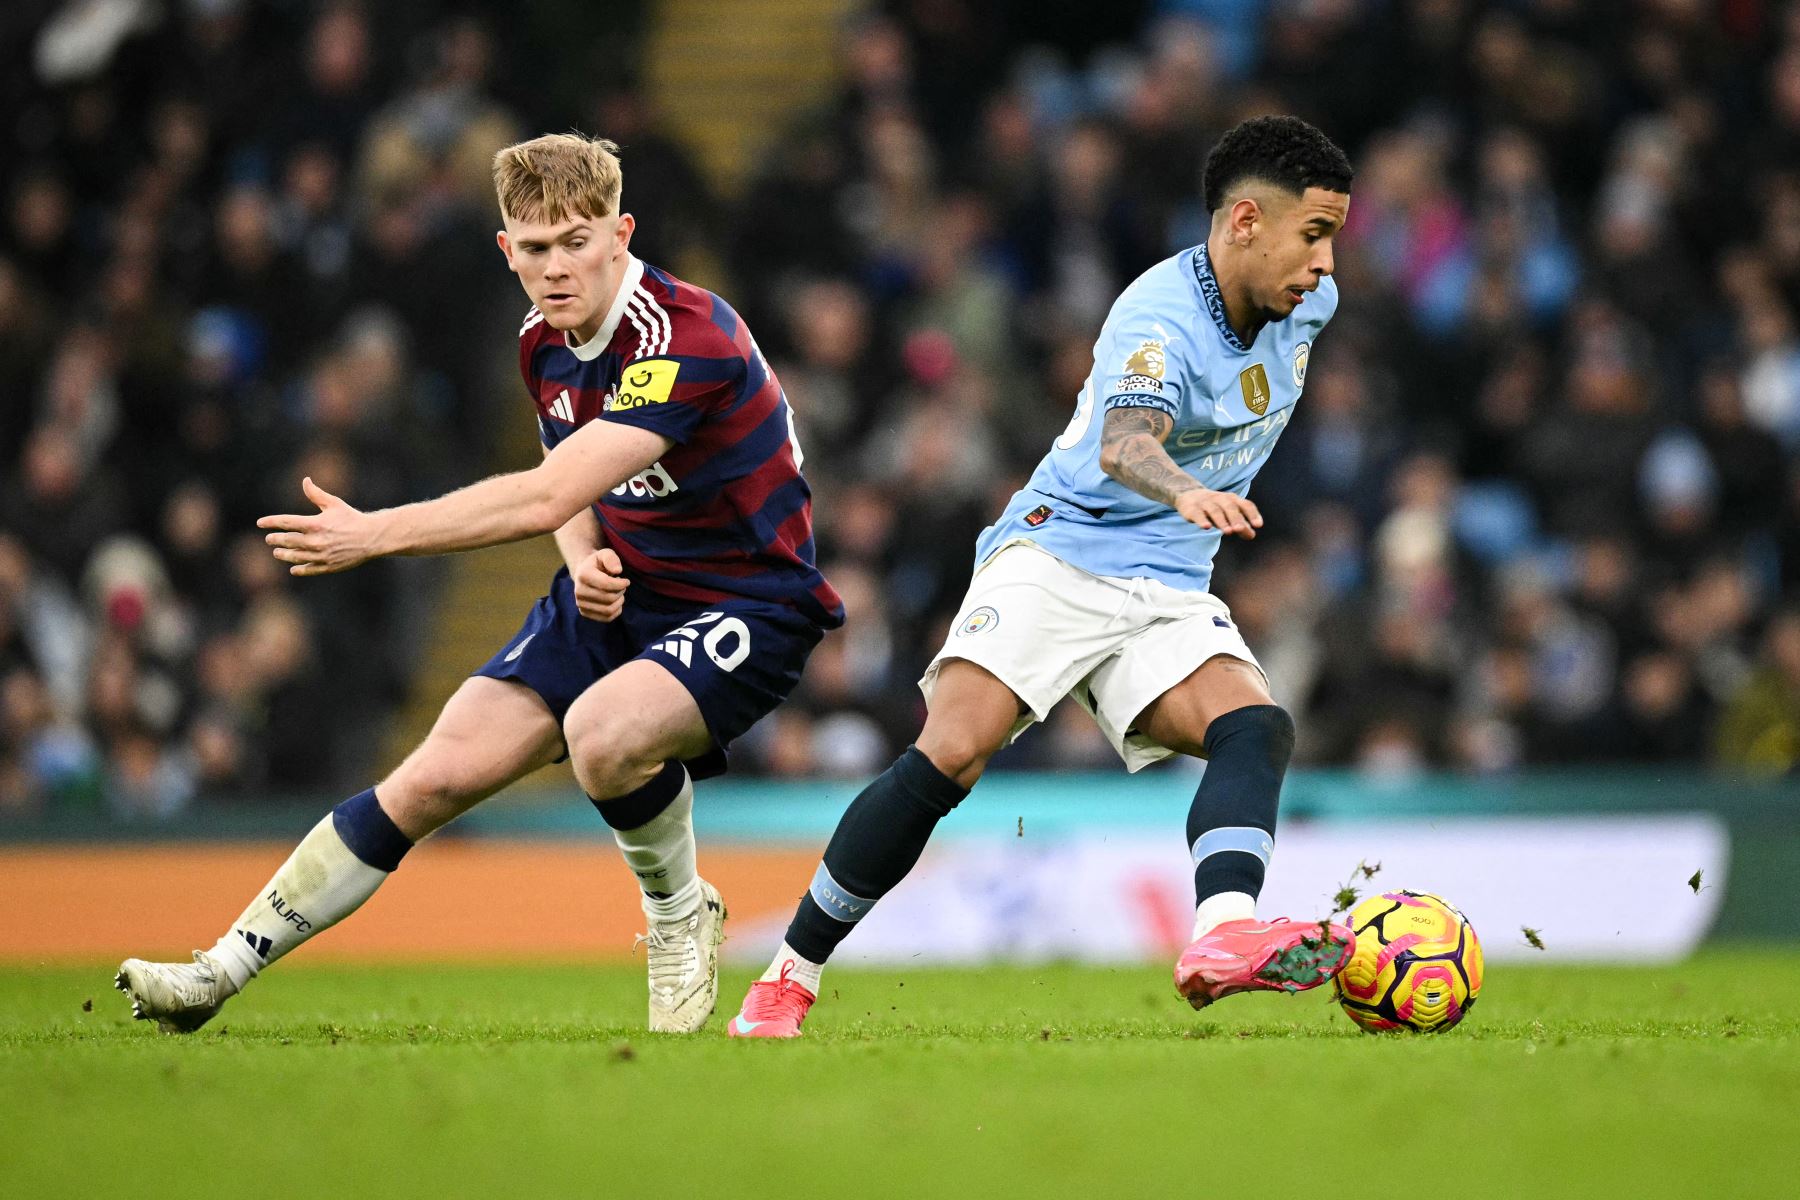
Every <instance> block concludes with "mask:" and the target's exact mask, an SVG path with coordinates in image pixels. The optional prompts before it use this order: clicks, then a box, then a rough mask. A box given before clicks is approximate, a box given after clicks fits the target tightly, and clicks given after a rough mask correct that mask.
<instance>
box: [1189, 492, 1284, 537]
mask: <svg viewBox="0 0 1800 1200" xmlns="http://www.w3.org/2000/svg"><path fill="white" fill-rule="evenodd" d="M1175 511H1176V512H1178V513H1180V514H1181V515H1182V516H1183V517H1185V518H1186V519H1187V520H1189V521H1192V522H1193V523H1194V524H1196V525H1198V526H1199V527H1200V528H1202V529H1216V530H1218V531H1219V532H1220V533H1222V534H1227V535H1230V534H1236V535H1237V536H1238V537H1241V538H1253V537H1255V536H1256V531H1257V530H1258V529H1261V528H1262V523H1263V519H1262V513H1260V512H1258V511H1257V509H1256V505H1254V504H1252V503H1250V502H1249V501H1248V500H1246V499H1244V498H1243V497H1242V496H1239V495H1236V494H1234V493H1232V492H1215V491H1212V490H1210V489H1208V488H1198V489H1196V490H1195V491H1191V492H1183V493H1182V494H1181V495H1179V496H1177V497H1176V498H1175Z"/></svg>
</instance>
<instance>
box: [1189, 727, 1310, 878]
mask: <svg viewBox="0 0 1800 1200" xmlns="http://www.w3.org/2000/svg"><path fill="white" fill-rule="evenodd" d="M1293 753H1294V719H1293V718H1292V717H1290V716H1289V715H1288V714H1287V710H1286V709H1283V708H1281V707H1279V706H1277V705H1273V704H1256V705H1251V706H1249V707H1247V708H1239V709H1234V710H1233V711H1231V712H1228V713H1226V714H1225V715H1224V716H1222V717H1218V718H1216V719H1215V720H1214V721H1213V723H1212V724H1211V725H1209V726H1207V729H1206V754H1207V760H1206V777H1205V778H1203V779H1202V780H1201V781H1200V787H1199V790H1198V791H1196V792H1195V793H1194V803H1193V806H1192V807H1191V808H1189V809H1188V820H1187V837H1188V846H1189V847H1190V848H1191V849H1192V851H1193V856H1194V901H1195V903H1196V904H1201V903H1204V902H1205V901H1206V900H1207V899H1208V898H1209V897H1211V896H1216V895H1219V894H1221V893H1224V892H1242V893H1244V894H1246V895H1249V896H1251V897H1253V898H1254V897H1255V896H1257V895H1258V894H1259V893H1261V891H1262V885H1263V874H1264V872H1265V870H1266V869H1267V868H1268V865H1269V856H1270V855H1271V854H1273V853H1274V850H1275V810H1276V807H1277V805H1278V803H1279V801H1280V797H1281V780H1282V777H1283V776H1284V775H1286V774H1287V765H1288V759H1289V758H1290V757H1292V755H1293Z"/></svg>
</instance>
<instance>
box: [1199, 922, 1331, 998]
mask: <svg viewBox="0 0 1800 1200" xmlns="http://www.w3.org/2000/svg"><path fill="white" fill-rule="evenodd" d="M1355 950H1356V935H1355V934H1353V933H1351V932H1350V930H1348V929H1346V928H1345V927H1344V926H1342V925H1335V924H1330V923H1327V922H1322V921H1303V922H1295V921H1290V920H1288V919H1287V918H1286V917H1276V918H1275V919H1274V920H1271V921H1263V920H1259V919H1256V918H1251V919H1249V920H1244V921H1225V922H1223V923H1222V924H1220V925H1218V926H1216V927H1214V929H1213V930H1212V932H1211V933H1208V934H1207V935H1206V936H1204V937H1202V938H1201V939H1200V940H1198V941H1196V942H1195V943H1193V944H1192V945H1191V946H1189V947H1188V948H1187V949H1186V950H1184V951H1182V953H1181V958H1180V959H1179V960H1177V962H1176V963H1175V990H1176V991H1177V992H1180V993H1181V995H1182V996H1183V997H1185V998H1186V999H1187V1002H1188V1003H1189V1004H1191V1005H1193V1006H1194V1007H1195V1008H1205V1007H1206V1006H1207V1005H1209V1004H1211V1003H1212V1002H1213V1001H1214V1000H1217V999H1219V998H1220V997H1221V996H1230V995H1234V994H1236V993H1238V992H1304V991H1306V990H1307V989H1309V988H1316V987H1318V986H1319V985H1320V984H1321V983H1324V982H1325V981H1326V980H1327V979H1330V978H1331V977H1332V976H1333V975H1336V974H1337V973H1338V972H1339V971H1340V970H1342V969H1343V967H1344V964H1345V963H1347V962H1349V961H1350V956H1351V954H1352V953H1354V952H1355Z"/></svg>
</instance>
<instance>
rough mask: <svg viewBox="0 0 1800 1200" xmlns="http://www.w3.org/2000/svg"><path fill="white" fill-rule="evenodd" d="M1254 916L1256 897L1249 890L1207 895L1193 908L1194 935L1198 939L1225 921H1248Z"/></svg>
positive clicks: (1194, 939) (1195, 939) (1194, 938)
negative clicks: (1197, 906) (1198, 905)
mask: <svg viewBox="0 0 1800 1200" xmlns="http://www.w3.org/2000/svg"><path fill="white" fill-rule="evenodd" d="M1254 916H1256V897H1255V896H1252V895H1251V894H1250V893H1249V892H1220V893H1219V894H1218V895H1216V896H1208V897H1207V898H1206V899H1204V900H1202V901H1201V902H1200V907H1199V908H1196V909H1195V910H1194V936H1193V938H1192V939H1191V940H1192V941H1196V942H1197V941H1199V940H1200V939H1201V938H1203V937H1205V936H1206V935H1207V934H1209V933H1211V932H1212V931H1213V930H1214V929H1215V928H1216V927H1218V926H1220V925H1223V924H1224V923H1225V922H1227V921H1248V920H1250V919H1251V918H1252V917H1254Z"/></svg>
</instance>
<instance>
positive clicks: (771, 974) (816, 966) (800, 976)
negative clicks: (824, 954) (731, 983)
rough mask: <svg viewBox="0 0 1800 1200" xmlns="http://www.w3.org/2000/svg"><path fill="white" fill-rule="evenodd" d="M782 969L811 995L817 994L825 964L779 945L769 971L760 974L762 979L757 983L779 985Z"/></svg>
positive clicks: (784, 943)
mask: <svg viewBox="0 0 1800 1200" xmlns="http://www.w3.org/2000/svg"><path fill="white" fill-rule="evenodd" d="M784 969H785V970H786V971H787V977H788V978H789V979H791V980H793V981H794V982H795V983H797V984H799V985H800V986H801V987H803V988H805V989H806V990H807V991H809V992H811V993H812V994H813V995H815V996H816V995H818V994H819V978H820V977H821V976H822V975H824V973H825V964H824V963H816V962H814V961H812V959H810V958H802V957H800V954H799V953H798V952H797V951H796V950H795V949H794V948H793V947H792V946H790V945H788V944H787V943H786V942H783V943H781V949H780V950H778V951H776V952H775V961H773V962H771V963H770V964H769V969H768V970H766V971H764V972H763V973H762V978H761V979H760V980H758V981H757V982H759V983H779V982H780V981H781V972H782V971H783V970H784Z"/></svg>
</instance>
